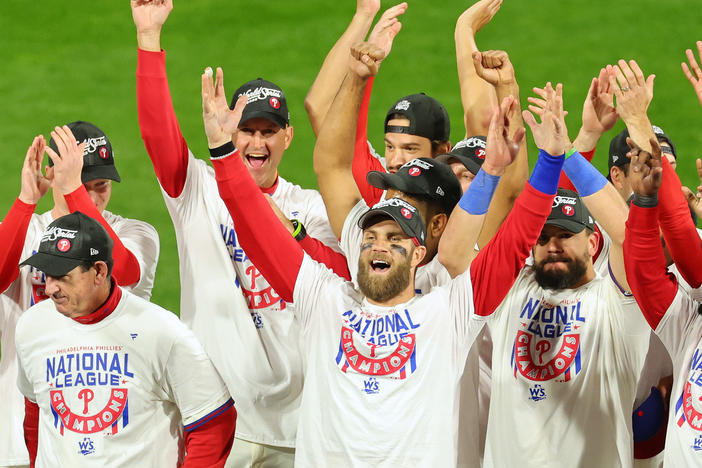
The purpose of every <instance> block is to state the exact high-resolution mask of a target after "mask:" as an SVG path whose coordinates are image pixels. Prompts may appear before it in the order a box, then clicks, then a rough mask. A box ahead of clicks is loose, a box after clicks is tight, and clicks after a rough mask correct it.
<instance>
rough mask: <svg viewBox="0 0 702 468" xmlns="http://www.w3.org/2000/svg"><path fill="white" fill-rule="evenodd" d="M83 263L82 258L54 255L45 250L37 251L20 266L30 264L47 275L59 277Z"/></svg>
mask: <svg viewBox="0 0 702 468" xmlns="http://www.w3.org/2000/svg"><path fill="white" fill-rule="evenodd" d="M82 263H83V261H82V260H80V259H75V258H69V257H64V256H58V255H52V254H49V253H45V252H37V253H35V254H34V255H32V256H31V257H29V258H28V259H27V260H25V261H24V262H22V263H20V266H25V265H30V266H33V267H34V268H36V269H37V270H39V271H41V272H42V273H44V274H45V275H48V276H53V277H55V278H59V277H61V276H65V275H67V274H68V273H69V272H70V271H71V270H73V269H74V268H75V267H77V266H79V265H81V264H82Z"/></svg>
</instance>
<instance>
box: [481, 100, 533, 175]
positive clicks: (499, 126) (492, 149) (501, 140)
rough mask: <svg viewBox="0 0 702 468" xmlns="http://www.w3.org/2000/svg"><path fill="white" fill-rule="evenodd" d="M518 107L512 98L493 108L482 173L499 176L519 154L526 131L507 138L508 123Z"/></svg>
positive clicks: (522, 130)
mask: <svg viewBox="0 0 702 468" xmlns="http://www.w3.org/2000/svg"><path fill="white" fill-rule="evenodd" d="M518 110H519V105H518V103H517V101H516V99H514V97H513V96H508V97H506V98H504V99H503V100H502V104H501V105H500V106H499V107H495V110H494V111H493V114H492V119H491V120H490V127H489V129H488V135H487V145H486V156H485V162H484V163H483V165H482V169H483V171H485V172H487V173H488V174H490V175H496V176H501V175H502V174H503V173H504V172H505V168H506V167H507V166H509V165H510V164H512V162H513V161H514V159H515V158H516V157H517V153H518V152H519V145H521V144H522V142H523V140H524V135H525V134H526V129H524V127H522V128H520V129H519V130H517V132H516V133H515V134H514V137H512V138H510V137H509V127H510V122H511V121H512V120H513V119H514V118H515V117H516V113H517V112H518Z"/></svg>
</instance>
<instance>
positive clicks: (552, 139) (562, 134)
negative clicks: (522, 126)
mask: <svg viewBox="0 0 702 468" xmlns="http://www.w3.org/2000/svg"><path fill="white" fill-rule="evenodd" d="M534 92H535V93H536V94H537V95H538V96H540V98H532V97H530V98H529V99H528V100H529V102H530V103H531V104H530V105H529V110H524V111H523V112H522V117H523V118H524V121H525V122H526V123H527V125H529V128H530V129H531V133H532V135H533V136H534V142H535V143H536V146H537V147H538V148H539V149H542V150H544V151H546V152H547V153H548V154H550V155H551V156H560V155H562V154H564V153H565V151H566V148H567V147H568V146H569V144H570V143H569V140H568V129H567V128H566V125H565V116H566V114H567V112H565V111H564V110H563V85H562V84H561V83H558V84H557V85H556V89H553V86H552V85H551V83H546V86H545V87H544V88H543V89H541V88H534ZM530 111H531V112H530ZM532 112H533V113H534V114H536V115H538V116H539V117H540V119H541V123H538V122H537V121H536V118H535V117H534V114H532Z"/></svg>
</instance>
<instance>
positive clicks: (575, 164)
mask: <svg viewBox="0 0 702 468" xmlns="http://www.w3.org/2000/svg"><path fill="white" fill-rule="evenodd" d="M563 171H564V172H565V173H566V175H567V176H568V178H569V179H570V181H571V182H573V185H575V189H576V190H577V191H578V195H580V196H581V197H587V196H588V195H592V194H593V193H596V192H599V191H600V190H601V189H602V187H604V186H605V185H607V179H605V177H604V176H603V175H602V174H600V172H599V171H598V170H597V169H595V166H593V165H592V164H590V163H589V162H588V161H587V159H585V158H584V157H583V155H582V154H580V153H579V152H577V151H576V152H575V153H573V155H572V156H571V157H569V158H568V159H566V162H565V163H564V164H563Z"/></svg>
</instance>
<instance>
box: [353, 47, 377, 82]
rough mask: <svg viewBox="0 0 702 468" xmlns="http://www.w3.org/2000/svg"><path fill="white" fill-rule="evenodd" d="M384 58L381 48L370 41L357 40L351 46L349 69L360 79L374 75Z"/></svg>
mask: <svg viewBox="0 0 702 468" xmlns="http://www.w3.org/2000/svg"><path fill="white" fill-rule="evenodd" d="M384 58H385V52H384V51H383V49H381V48H380V47H378V46H377V45H375V44H371V43H370V42H359V43H358V44H356V45H354V46H352V47H351V57H350V60H349V70H350V72H351V73H353V74H355V75H356V76H358V77H359V78H361V79H368V78H370V77H371V76H375V75H376V74H377V73H378V69H379V68H380V63H381V62H382V61H383V59H384Z"/></svg>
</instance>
